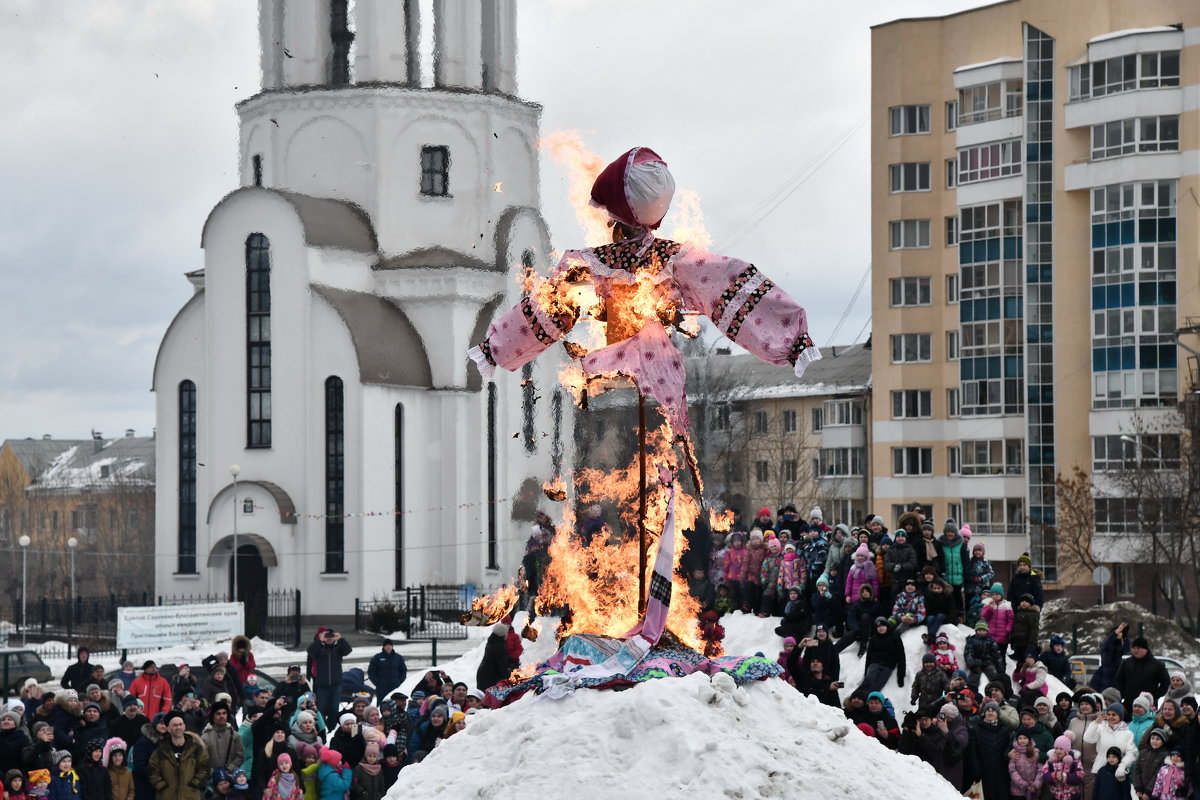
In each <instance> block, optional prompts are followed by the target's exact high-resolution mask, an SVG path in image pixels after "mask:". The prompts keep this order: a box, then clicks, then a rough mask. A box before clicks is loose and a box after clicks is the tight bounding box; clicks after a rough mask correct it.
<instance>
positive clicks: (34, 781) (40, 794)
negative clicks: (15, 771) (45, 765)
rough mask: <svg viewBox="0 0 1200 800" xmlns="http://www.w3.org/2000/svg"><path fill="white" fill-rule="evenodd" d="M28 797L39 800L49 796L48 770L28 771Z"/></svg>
mask: <svg viewBox="0 0 1200 800" xmlns="http://www.w3.org/2000/svg"><path fill="white" fill-rule="evenodd" d="M28 783H29V796H30V797H31V798H36V800H41V798H44V797H49V796H50V770H48V769H34V770H30V771H29V775H28Z"/></svg>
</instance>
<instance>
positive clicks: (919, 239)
mask: <svg viewBox="0 0 1200 800" xmlns="http://www.w3.org/2000/svg"><path fill="white" fill-rule="evenodd" d="M890 225H891V233H892V249H893V250H911V249H914V248H922V247H929V220H927V219H898V220H893V221H892V222H891V223H890Z"/></svg>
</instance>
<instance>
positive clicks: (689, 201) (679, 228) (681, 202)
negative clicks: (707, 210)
mask: <svg viewBox="0 0 1200 800" xmlns="http://www.w3.org/2000/svg"><path fill="white" fill-rule="evenodd" d="M670 219H671V222H672V224H673V227H672V228H671V232H670V233H668V234H667V238H668V239H671V240H673V241H676V242H687V243H688V244H690V245H692V246H693V247H695V248H698V249H700V250H704V251H707V250H708V249H709V248H711V247H712V235H711V234H710V233H709V232H708V229H707V228H705V227H704V212H703V211H702V210H701V208H700V195H698V194H696V193H695V192H693V191H692V190H691V189H680V190H679V191H677V192H675V199H674V200H673V201H672V202H671V213H670Z"/></svg>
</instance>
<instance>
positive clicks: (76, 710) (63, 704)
mask: <svg viewBox="0 0 1200 800" xmlns="http://www.w3.org/2000/svg"><path fill="white" fill-rule="evenodd" d="M54 705H55V706H57V707H58V708H61V709H62V710H63V711H65V712H67V713H68V714H70V715H71V716H72V717H81V716H83V703H81V702H79V699H78V698H75V697H68V696H66V695H63V694H56V695H55V696H54Z"/></svg>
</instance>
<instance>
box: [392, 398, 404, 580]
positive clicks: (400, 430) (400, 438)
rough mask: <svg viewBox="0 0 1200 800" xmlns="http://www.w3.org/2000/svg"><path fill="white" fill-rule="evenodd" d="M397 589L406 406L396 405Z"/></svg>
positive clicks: (401, 565)
mask: <svg viewBox="0 0 1200 800" xmlns="http://www.w3.org/2000/svg"><path fill="white" fill-rule="evenodd" d="M393 458H394V459H395V472H396V486H395V497H394V500H395V503H396V506H395V508H396V514H395V517H396V580H395V587H394V588H396V589H403V588H404V405H403V404H402V403H396V436H395V453H394V454H393Z"/></svg>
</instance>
